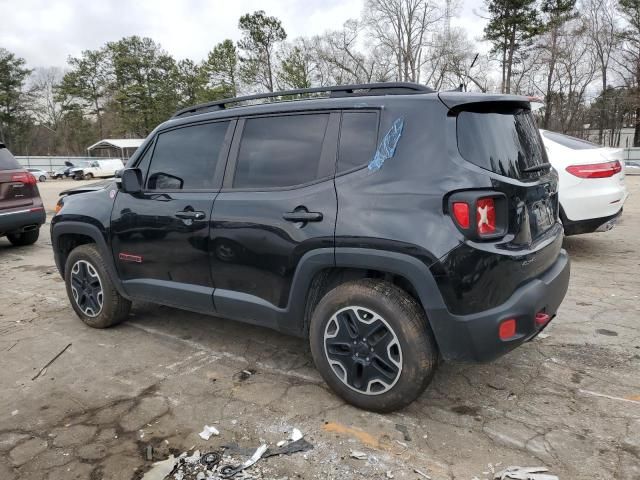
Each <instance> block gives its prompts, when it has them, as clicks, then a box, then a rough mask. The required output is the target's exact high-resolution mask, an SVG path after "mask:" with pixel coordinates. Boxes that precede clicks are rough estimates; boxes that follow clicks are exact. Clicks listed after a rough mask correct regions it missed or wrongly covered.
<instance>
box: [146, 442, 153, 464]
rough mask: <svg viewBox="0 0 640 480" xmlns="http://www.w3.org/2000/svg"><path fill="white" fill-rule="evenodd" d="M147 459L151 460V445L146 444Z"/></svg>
mask: <svg viewBox="0 0 640 480" xmlns="http://www.w3.org/2000/svg"><path fill="white" fill-rule="evenodd" d="M147 460H149V461H151V460H153V446H151V445H147Z"/></svg>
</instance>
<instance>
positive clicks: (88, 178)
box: [84, 173, 93, 180]
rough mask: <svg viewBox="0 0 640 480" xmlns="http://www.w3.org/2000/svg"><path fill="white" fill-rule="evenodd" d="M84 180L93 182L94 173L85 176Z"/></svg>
mask: <svg viewBox="0 0 640 480" xmlns="http://www.w3.org/2000/svg"><path fill="white" fill-rule="evenodd" d="M84 179H85V180H91V179H93V173H87V174H85V176H84Z"/></svg>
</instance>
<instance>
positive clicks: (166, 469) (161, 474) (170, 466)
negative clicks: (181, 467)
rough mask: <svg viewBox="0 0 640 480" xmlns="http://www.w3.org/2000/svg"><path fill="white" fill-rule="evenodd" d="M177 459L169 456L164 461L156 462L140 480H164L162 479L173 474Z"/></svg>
mask: <svg viewBox="0 0 640 480" xmlns="http://www.w3.org/2000/svg"><path fill="white" fill-rule="evenodd" d="M177 461H178V459H177V458H175V457H174V456H173V455H170V456H169V458H167V459H166V460H162V461H160V462H156V463H154V464H153V465H152V466H151V469H150V470H149V471H148V472H146V473H145V474H144V475H143V476H142V480H164V478H165V477H166V476H167V475H169V474H170V473H172V472H173V470H174V467H175V465H176V463H177Z"/></svg>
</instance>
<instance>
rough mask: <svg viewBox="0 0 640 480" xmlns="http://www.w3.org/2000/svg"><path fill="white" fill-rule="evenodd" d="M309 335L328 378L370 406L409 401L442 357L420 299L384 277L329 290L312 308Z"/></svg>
mask: <svg viewBox="0 0 640 480" xmlns="http://www.w3.org/2000/svg"><path fill="white" fill-rule="evenodd" d="M309 335H310V344H311V354H312V356H313V360H314V362H315V364H316V367H317V368H318V370H319V371H320V374H321V375H322V377H323V378H324V380H325V381H326V382H327V384H328V385H329V386H330V387H331V388H332V389H333V390H334V391H335V392H336V393H337V394H338V395H339V396H341V397H342V398H343V399H344V400H346V401H347V402H348V403H351V404H352V405H355V406H357V407H359V408H364V409H366V410H372V411H376V412H390V411H393V410H397V409H400V408H403V407H405V406H406V405H408V404H410V403H411V402H412V401H413V400H415V399H416V398H417V397H418V396H419V395H420V394H421V393H422V392H423V391H424V389H425V388H426V387H427V385H428V384H429V382H431V379H432V378H433V374H434V373H435V370H436V367H437V363H438V349H437V346H436V343H435V340H434V337H433V333H432V332H431V329H430V328H429V325H428V322H427V319H426V316H425V314H424V311H423V310H422V308H421V307H420V305H419V304H418V303H417V302H416V301H415V300H414V299H413V298H412V297H411V296H410V295H408V294H407V293H406V292H405V291H404V290H402V289H400V288H398V287H396V286H395V285H393V284H390V283H388V282H384V281H381V280H374V279H362V280H357V281H353V282H348V283H344V284H342V285H340V286H338V287H336V288H335V289H333V290H331V291H330V292H329V293H327V294H326V295H325V296H324V297H323V298H322V300H321V301H320V303H319V304H318V306H317V307H316V309H315V310H314V312H313V316H312V319H311V325H310V332H309Z"/></svg>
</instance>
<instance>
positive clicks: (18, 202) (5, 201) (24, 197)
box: [0, 170, 35, 210]
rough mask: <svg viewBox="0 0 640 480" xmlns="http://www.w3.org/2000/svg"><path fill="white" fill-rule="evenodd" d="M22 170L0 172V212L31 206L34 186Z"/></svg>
mask: <svg viewBox="0 0 640 480" xmlns="http://www.w3.org/2000/svg"><path fill="white" fill-rule="evenodd" d="M28 175H30V174H28V173H27V172H25V171H24V170H0V210H11V209H14V208H20V207H28V206H31V205H33V197H34V189H35V184H34V183H33V182H31V181H30V179H29V177H28Z"/></svg>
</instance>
